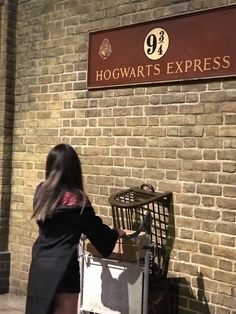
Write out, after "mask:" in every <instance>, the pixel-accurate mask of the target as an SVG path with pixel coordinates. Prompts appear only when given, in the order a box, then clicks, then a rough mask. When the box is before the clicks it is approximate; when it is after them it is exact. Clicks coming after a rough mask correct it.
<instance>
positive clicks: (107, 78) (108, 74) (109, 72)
mask: <svg viewBox="0 0 236 314" xmlns="http://www.w3.org/2000/svg"><path fill="white" fill-rule="evenodd" d="M103 77H104V80H106V81H109V80H110V78H111V71H110V70H108V69H107V70H105V71H104V74H103Z"/></svg>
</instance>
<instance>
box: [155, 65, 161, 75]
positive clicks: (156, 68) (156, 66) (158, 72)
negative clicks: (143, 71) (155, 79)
mask: <svg viewBox="0 0 236 314" xmlns="http://www.w3.org/2000/svg"><path fill="white" fill-rule="evenodd" d="M160 73H161V70H160V64H158V63H156V64H154V73H153V74H154V75H159V74H160Z"/></svg>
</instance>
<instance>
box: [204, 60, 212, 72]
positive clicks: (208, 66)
mask: <svg viewBox="0 0 236 314" xmlns="http://www.w3.org/2000/svg"><path fill="white" fill-rule="evenodd" d="M211 60H212V58H204V62H203V65H204V67H203V70H204V71H209V70H211Z"/></svg>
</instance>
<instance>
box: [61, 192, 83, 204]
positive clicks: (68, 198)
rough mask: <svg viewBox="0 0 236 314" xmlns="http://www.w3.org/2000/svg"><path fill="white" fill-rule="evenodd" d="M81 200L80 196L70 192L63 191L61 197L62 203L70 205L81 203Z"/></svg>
mask: <svg viewBox="0 0 236 314" xmlns="http://www.w3.org/2000/svg"><path fill="white" fill-rule="evenodd" d="M81 202H82V196H80V195H75V194H74V193H71V192H65V194H64V196H63V198H62V201H61V203H62V205H67V206H72V205H81Z"/></svg>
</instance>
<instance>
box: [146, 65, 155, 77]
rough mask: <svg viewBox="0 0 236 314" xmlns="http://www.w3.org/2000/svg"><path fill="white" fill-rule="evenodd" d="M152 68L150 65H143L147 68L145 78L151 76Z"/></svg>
mask: <svg viewBox="0 0 236 314" xmlns="http://www.w3.org/2000/svg"><path fill="white" fill-rule="evenodd" d="M152 67H153V65H152V64H146V65H145V68H147V76H150V75H151V73H150V70H151V68H152Z"/></svg>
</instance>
